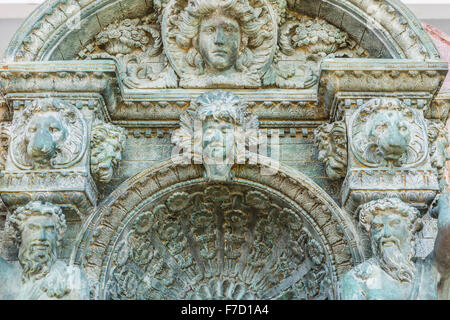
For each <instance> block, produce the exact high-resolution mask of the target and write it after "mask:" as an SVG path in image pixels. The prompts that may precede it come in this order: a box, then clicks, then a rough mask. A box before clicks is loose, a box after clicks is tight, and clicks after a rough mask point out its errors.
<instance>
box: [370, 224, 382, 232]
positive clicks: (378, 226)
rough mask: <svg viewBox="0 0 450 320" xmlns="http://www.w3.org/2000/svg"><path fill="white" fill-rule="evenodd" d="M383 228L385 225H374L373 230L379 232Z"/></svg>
mask: <svg viewBox="0 0 450 320" xmlns="http://www.w3.org/2000/svg"><path fill="white" fill-rule="evenodd" d="M382 228H383V225H382V224H381V223H374V224H372V229H373V230H375V231H379V230H381V229H382Z"/></svg>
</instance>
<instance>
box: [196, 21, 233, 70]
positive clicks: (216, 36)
mask: <svg viewBox="0 0 450 320" xmlns="http://www.w3.org/2000/svg"><path fill="white" fill-rule="evenodd" d="M240 42H241V34H240V28H239V24H238V22H237V21H236V20H235V19H233V18H230V17H227V16H225V15H223V14H219V13H216V14H213V15H211V16H209V17H207V18H205V19H203V20H202V21H201V23H200V31H199V37H198V49H199V51H200V54H201V55H202V57H203V58H204V60H205V62H206V66H207V68H209V69H212V70H216V71H217V70H218V71H225V70H228V69H230V68H231V67H233V66H234V65H235V63H236V60H237V58H238V54H239V47H240Z"/></svg>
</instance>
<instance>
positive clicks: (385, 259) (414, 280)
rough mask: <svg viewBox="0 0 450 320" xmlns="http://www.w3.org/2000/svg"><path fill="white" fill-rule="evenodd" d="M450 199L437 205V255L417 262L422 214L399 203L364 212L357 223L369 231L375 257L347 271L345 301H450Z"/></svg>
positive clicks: (385, 202)
mask: <svg viewBox="0 0 450 320" xmlns="http://www.w3.org/2000/svg"><path fill="white" fill-rule="evenodd" d="M449 200H450V194H448V193H445V194H442V195H441V196H440V199H439V202H438V210H437V211H438V212H439V213H438V227H439V230H438V235H437V237H436V241H435V244H434V251H433V252H431V253H430V254H429V255H428V256H427V257H426V258H425V259H420V258H416V259H415V247H414V246H415V241H414V240H415V233H416V232H417V231H419V230H420V228H421V219H420V216H419V211H418V210H417V209H416V208H414V207H412V206H411V205H409V204H406V203H404V202H403V201H401V200H400V199H397V198H386V199H380V200H374V201H371V202H369V203H366V204H364V205H363V206H362V207H361V208H360V215H359V219H360V222H361V224H362V226H363V227H364V228H365V229H366V230H367V231H368V232H369V237H370V239H371V243H372V254H373V256H372V258H370V259H368V260H366V261H364V262H363V263H361V264H359V265H357V266H356V267H354V268H353V269H352V270H350V271H349V272H347V273H346V274H345V275H344V277H343V278H342V280H341V297H342V298H343V299H348V300H381V299H382V300H386V299H388V300H419V299H420V300H435V299H448V298H449V297H448V295H449V290H448V288H449V285H450V279H449V276H448V275H449V268H448V266H449V265H450V261H449V258H450V256H449V255H448V248H449V245H450V243H449V240H450V237H449V236H448V235H449V234H450V233H449V232H450V219H449V217H450V206H449Z"/></svg>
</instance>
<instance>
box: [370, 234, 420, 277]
mask: <svg viewBox="0 0 450 320" xmlns="http://www.w3.org/2000/svg"><path fill="white" fill-rule="evenodd" d="M382 240H384V239H382ZM390 240H393V241H394V245H391V246H383V245H382V244H381V243H382V241H380V242H379V243H378V244H374V243H372V247H374V249H375V251H374V253H375V254H376V256H378V257H379V259H378V261H379V264H380V267H381V269H383V270H384V271H385V272H386V273H387V274H388V275H389V276H391V277H392V278H393V279H395V280H397V281H400V282H404V281H406V282H412V280H413V279H414V276H415V271H416V270H415V266H414V263H413V262H412V261H411V258H412V257H413V256H414V254H413V252H412V251H413V249H412V248H411V247H410V249H409V252H407V253H402V251H401V250H400V247H399V243H398V240H396V239H390Z"/></svg>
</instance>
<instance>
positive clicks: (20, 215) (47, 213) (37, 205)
mask: <svg viewBox="0 0 450 320" xmlns="http://www.w3.org/2000/svg"><path fill="white" fill-rule="evenodd" d="M40 216H43V217H49V218H52V219H53V221H54V222H55V225H56V232H57V234H58V238H57V239H58V240H57V241H58V242H57V245H58V246H59V245H60V243H61V240H62V237H63V234H64V232H65V231H66V229H67V225H66V218H65V217H64V214H63V212H62V210H61V208H60V207H59V206H57V205H54V204H52V203H50V202H45V203H44V202H41V201H32V202H29V203H27V204H26V205H25V206H22V207H19V208H17V209H16V210H14V212H13V213H12V214H11V215H10V216H9V217H8V224H9V225H10V226H12V227H13V228H14V230H15V232H16V242H17V245H20V244H21V242H22V231H23V227H24V223H25V221H26V220H27V219H28V218H29V217H40Z"/></svg>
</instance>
